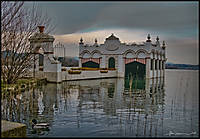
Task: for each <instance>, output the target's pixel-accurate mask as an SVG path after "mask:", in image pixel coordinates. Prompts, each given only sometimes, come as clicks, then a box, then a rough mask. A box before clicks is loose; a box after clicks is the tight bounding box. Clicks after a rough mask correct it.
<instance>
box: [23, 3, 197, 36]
mask: <svg viewBox="0 0 200 139" xmlns="http://www.w3.org/2000/svg"><path fill="white" fill-rule="evenodd" d="M36 3H37V5H38V7H40V8H41V9H43V11H47V13H48V15H49V16H50V17H52V20H53V22H54V24H56V32H55V33H56V34H70V33H74V32H78V31H81V30H87V29H88V28H109V27H122V28H123V27H124V28H132V29H143V30H149V31H165V32H166V33H169V34H170V33H174V32H177V31H180V30H187V33H188V30H190V32H194V30H195V29H196V28H197V22H198V16H197V14H198V5H197V3H195V2H193V3H192V2H36ZM26 5H30V3H29V4H27V3H26Z"/></svg>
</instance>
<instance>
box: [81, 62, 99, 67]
mask: <svg viewBox="0 0 200 139" xmlns="http://www.w3.org/2000/svg"><path fill="white" fill-rule="evenodd" d="M82 67H88V68H99V64H98V63H95V62H93V61H88V62H85V63H83V64H82Z"/></svg>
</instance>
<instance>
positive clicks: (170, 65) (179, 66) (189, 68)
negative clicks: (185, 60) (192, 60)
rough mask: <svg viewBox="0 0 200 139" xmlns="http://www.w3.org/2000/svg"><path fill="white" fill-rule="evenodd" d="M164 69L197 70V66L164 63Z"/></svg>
mask: <svg viewBox="0 0 200 139" xmlns="http://www.w3.org/2000/svg"><path fill="white" fill-rule="evenodd" d="M165 68H166V69H188V70H199V65H191V64H174V63H166V64H165Z"/></svg>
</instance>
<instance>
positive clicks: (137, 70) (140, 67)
mask: <svg viewBox="0 0 200 139" xmlns="http://www.w3.org/2000/svg"><path fill="white" fill-rule="evenodd" d="M129 74H132V75H133V77H134V79H135V78H137V79H144V78H145V74H146V65H145V64H142V63H139V62H137V61H134V62H131V63H128V64H126V65H125V77H128V75H129Z"/></svg>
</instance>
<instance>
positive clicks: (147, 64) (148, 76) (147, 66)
mask: <svg viewBox="0 0 200 139" xmlns="http://www.w3.org/2000/svg"><path fill="white" fill-rule="evenodd" d="M145 60H146V76H145V77H146V79H147V78H150V70H151V59H150V57H147V58H145Z"/></svg>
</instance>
